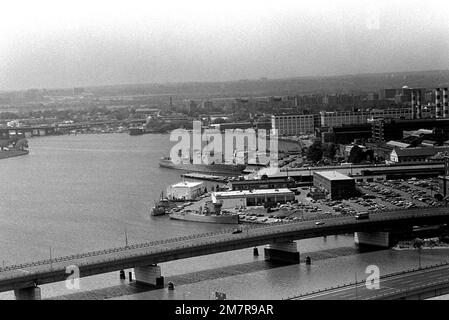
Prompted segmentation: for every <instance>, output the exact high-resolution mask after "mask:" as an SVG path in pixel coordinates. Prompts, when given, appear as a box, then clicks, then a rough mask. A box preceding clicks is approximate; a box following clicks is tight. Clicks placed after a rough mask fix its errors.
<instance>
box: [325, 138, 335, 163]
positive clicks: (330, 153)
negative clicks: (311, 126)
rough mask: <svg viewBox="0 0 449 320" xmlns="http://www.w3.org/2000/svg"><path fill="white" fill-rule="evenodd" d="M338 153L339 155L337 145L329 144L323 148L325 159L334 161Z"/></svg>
mask: <svg viewBox="0 0 449 320" xmlns="http://www.w3.org/2000/svg"><path fill="white" fill-rule="evenodd" d="M336 153H337V146H336V144H335V143H332V142H329V143H326V144H325V145H324V146H323V156H324V157H326V158H329V159H331V160H334V158H335V154H336Z"/></svg>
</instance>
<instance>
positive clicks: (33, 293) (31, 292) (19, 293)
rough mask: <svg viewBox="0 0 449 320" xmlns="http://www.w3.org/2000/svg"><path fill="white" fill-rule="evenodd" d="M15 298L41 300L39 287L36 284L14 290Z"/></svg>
mask: <svg viewBox="0 0 449 320" xmlns="http://www.w3.org/2000/svg"><path fill="white" fill-rule="evenodd" d="M14 295H15V296H16V300H41V288H39V287H38V286H35V287H29V288H21V289H16V290H14Z"/></svg>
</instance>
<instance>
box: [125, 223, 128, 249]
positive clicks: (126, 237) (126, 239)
mask: <svg viewBox="0 0 449 320" xmlns="http://www.w3.org/2000/svg"><path fill="white" fill-rule="evenodd" d="M125 245H126V248H128V232H127V230H126V227H125Z"/></svg>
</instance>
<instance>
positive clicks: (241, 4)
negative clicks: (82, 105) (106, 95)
mask: <svg viewBox="0 0 449 320" xmlns="http://www.w3.org/2000/svg"><path fill="white" fill-rule="evenodd" d="M428 69H449V3H447V1H445V0H441V1H437V0H426V1H422V0H402V1H399V0H385V1H384V0H374V1H364V0H354V1H349V0H334V1H330V0H329V1H327V0H310V1H299V0H295V1H293V0H292V1H287V0H273V1H264V0H262V1H261V0H257V1H252V0H222V1H213V0H201V1H199V0H189V1H187V0H183V1H181V0H179V1H172V0H159V1H148V0H146V1H143V0H142V1H137V0H126V1H114V0H107V1H99V0H76V1H74V0H39V1H36V0H29V1H23V0H22V1H21V0H14V1H13V0H6V1H5V2H3V1H2V4H1V10H0V90H9V89H24V88H31V87H35V88H55V87H73V86H83V85H84V86H88V85H103V84H120V83H140V82H146V83H151V82H182V81H221V80H236V79H246V78H260V77H268V78H282V77H292V76H309V75H335V74H352V73H365V72H388V71H413V70H428Z"/></svg>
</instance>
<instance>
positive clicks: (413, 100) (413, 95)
mask: <svg viewBox="0 0 449 320" xmlns="http://www.w3.org/2000/svg"><path fill="white" fill-rule="evenodd" d="M411 94H412V119H416V107H415V105H416V96H415V90H411Z"/></svg>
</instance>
